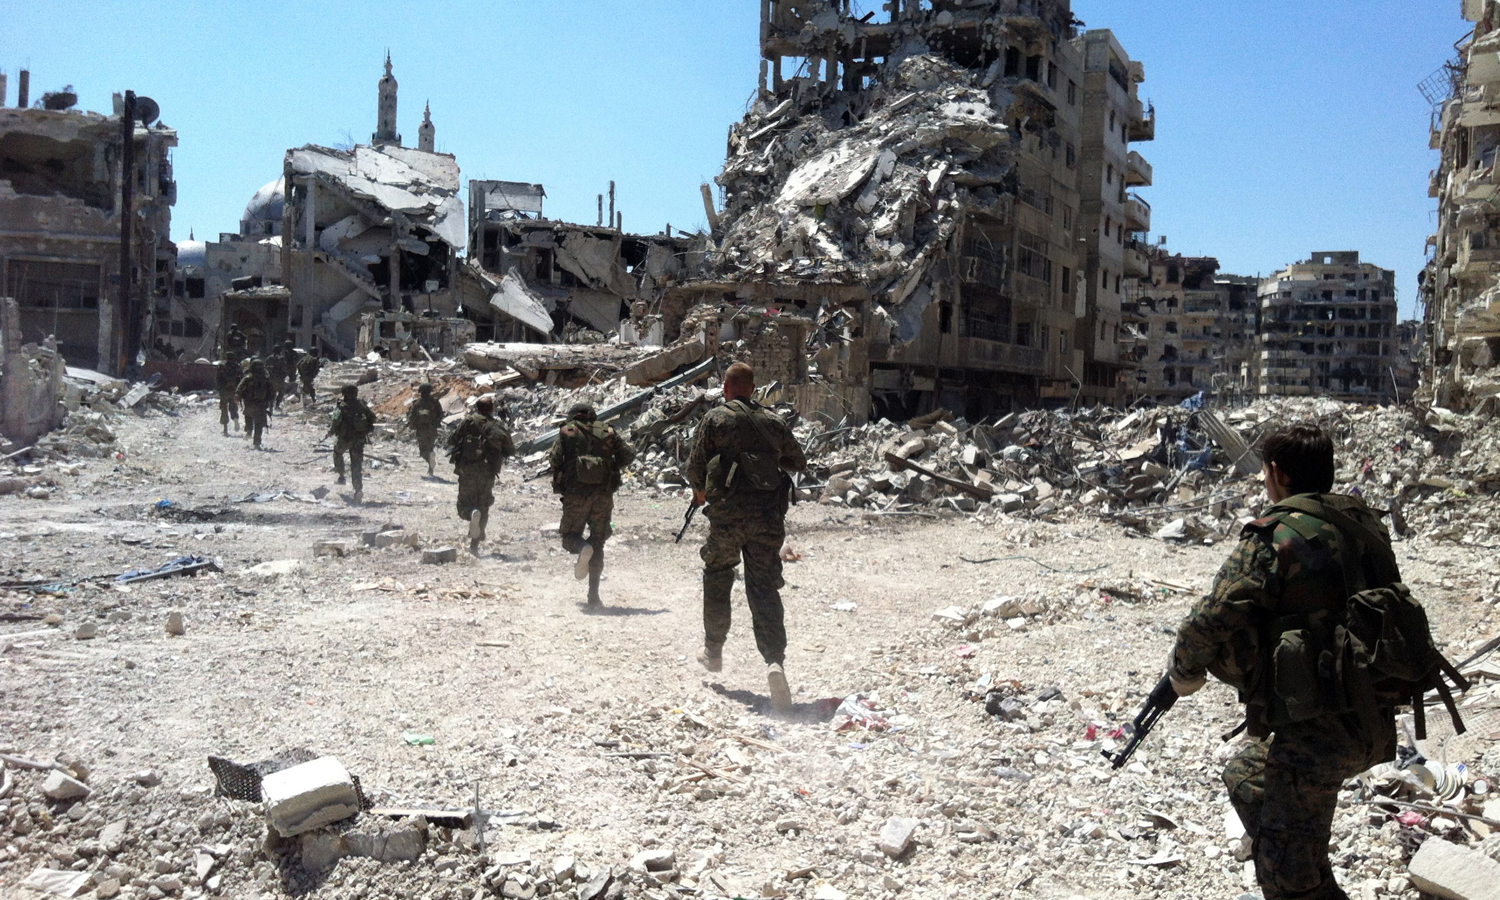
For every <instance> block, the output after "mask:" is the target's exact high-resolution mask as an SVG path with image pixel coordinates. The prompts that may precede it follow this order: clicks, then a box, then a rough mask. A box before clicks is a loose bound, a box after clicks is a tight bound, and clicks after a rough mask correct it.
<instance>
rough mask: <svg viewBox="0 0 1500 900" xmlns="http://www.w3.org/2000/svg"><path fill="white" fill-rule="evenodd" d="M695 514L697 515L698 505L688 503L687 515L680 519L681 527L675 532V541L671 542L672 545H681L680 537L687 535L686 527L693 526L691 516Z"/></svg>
mask: <svg viewBox="0 0 1500 900" xmlns="http://www.w3.org/2000/svg"><path fill="white" fill-rule="evenodd" d="M697 514H698V504H696V503H691V502H690V503H689V504H688V511H687V515H685V516H683V517H682V527H681V528H680V529H678V531H677V540H675V541H673V542H672V543H674V544H680V543H682V536H683V535H685V534H687V530H688V526H689V525H691V524H693V516H695V515H697Z"/></svg>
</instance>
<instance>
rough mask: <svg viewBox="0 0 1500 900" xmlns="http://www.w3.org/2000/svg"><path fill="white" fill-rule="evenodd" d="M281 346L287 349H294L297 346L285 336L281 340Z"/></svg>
mask: <svg viewBox="0 0 1500 900" xmlns="http://www.w3.org/2000/svg"><path fill="white" fill-rule="evenodd" d="M281 346H283V347H285V348H286V349H288V350H295V349H296V348H297V345H296V344H294V343H292V339H291V338H287V339H286V340H284V341H282V342H281Z"/></svg>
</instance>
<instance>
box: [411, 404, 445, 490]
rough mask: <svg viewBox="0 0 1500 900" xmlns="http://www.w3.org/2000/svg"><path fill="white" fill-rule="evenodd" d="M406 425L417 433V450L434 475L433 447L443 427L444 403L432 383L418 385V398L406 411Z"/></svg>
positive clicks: (435, 456)
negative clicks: (437, 396)
mask: <svg viewBox="0 0 1500 900" xmlns="http://www.w3.org/2000/svg"><path fill="white" fill-rule="evenodd" d="M406 427H408V428H410V429H411V430H412V432H413V433H414V434H416V436H417V452H419V453H421V454H422V458H423V459H425V460H427V474H428V475H432V474H433V473H434V472H435V471H436V468H437V454H436V453H434V452H432V448H433V447H434V446H436V445H437V436H438V431H439V430H441V429H442V427H443V405H442V404H441V403H439V402H438V399H437V398H436V397H434V396H433V395H432V385H430V384H427V383H425V382H424V383H423V384H421V385H419V386H418V387H417V399H416V400H414V401H412V404H411V409H408V410H407V411H406Z"/></svg>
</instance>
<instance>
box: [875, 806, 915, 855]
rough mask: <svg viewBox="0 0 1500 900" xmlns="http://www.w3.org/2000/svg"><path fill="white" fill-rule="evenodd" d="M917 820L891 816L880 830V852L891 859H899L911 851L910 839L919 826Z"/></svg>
mask: <svg viewBox="0 0 1500 900" xmlns="http://www.w3.org/2000/svg"><path fill="white" fill-rule="evenodd" d="M920 824H921V822H919V821H918V820H917V819H908V818H905V817H903V816H892V817H891V818H889V819H887V820H886V822H885V825H883V826H881V829H880V841H879V847H880V852H881V853H884V854H885V855H886V856H888V857H890V858H891V859H900V858H901V857H902V856H903V855H905V854H906V851H907V850H909V849H911V838H912V835H913V834H914V833H915V832H916V830H917V826H918V825H920Z"/></svg>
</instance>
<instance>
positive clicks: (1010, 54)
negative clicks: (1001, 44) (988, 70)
mask: <svg viewBox="0 0 1500 900" xmlns="http://www.w3.org/2000/svg"><path fill="white" fill-rule="evenodd" d="M1019 74H1021V51H1020V50H1017V49H1016V48H1015V47H1006V48H1005V77H1006V78H1014V77H1016V76H1017V75H1019Z"/></svg>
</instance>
